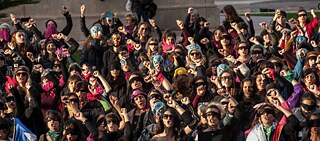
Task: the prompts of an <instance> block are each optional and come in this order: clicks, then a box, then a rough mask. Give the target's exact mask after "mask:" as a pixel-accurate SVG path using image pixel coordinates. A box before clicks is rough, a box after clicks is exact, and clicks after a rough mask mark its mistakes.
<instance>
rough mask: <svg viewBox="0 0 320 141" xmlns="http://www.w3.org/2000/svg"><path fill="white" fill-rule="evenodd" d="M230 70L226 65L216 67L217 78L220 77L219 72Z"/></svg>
mask: <svg viewBox="0 0 320 141" xmlns="http://www.w3.org/2000/svg"><path fill="white" fill-rule="evenodd" d="M228 69H230V67H229V66H228V65H226V64H220V65H219V66H218V67H217V76H218V77H220V75H221V72H223V71H225V70H228Z"/></svg>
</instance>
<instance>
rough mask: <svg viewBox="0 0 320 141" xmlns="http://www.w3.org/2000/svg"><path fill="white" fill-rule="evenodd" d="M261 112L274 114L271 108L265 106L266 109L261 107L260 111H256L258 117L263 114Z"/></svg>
mask: <svg viewBox="0 0 320 141" xmlns="http://www.w3.org/2000/svg"><path fill="white" fill-rule="evenodd" d="M263 114H271V115H273V116H274V115H275V112H274V110H272V109H269V108H266V109H263V110H262V111H261V112H260V113H258V117H259V116H261V115H263Z"/></svg>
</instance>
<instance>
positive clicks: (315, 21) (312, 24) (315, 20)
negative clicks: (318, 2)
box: [293, 17, 319, 39]
mask: <svg viewBox="0 0 320 141" xmlns="http://www.w3.org/2000/svg"><path fill="white" fill-rule="evenodd" d="M318 21H319V19H318V17H314V18H313V21H311V22H309V23H307V24H306V32H307V35H308V39H311V37H312V35H313V31H314V29H315V28H316V27H317V26H318ZM293 30H296V31H297V35H299V33H300V32H299V30H298V29H297V27H296V26H294V27H293Z"/></svg>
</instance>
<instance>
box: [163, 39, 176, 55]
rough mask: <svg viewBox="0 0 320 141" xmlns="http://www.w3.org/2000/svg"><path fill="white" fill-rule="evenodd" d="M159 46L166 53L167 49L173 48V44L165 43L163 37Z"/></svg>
mask: <svg viewBox="0 0 320 141" xmlns="http://www.w3.org/2000/svg"><path fill="white" fill-rule="evenodd" d="M161 46H162V49H163V52H164V53H167V50H174V44H172V43H169V44H167V43H166V41H165V40H164V39H162V44H161Z"/></svg>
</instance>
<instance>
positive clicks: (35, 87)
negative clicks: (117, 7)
mask: <svg viewBox="0 0 320 141" xmlns="http://www.w3.org/2000/svg"><path fill="white" fill-rule="evenodd" d="M85 11H86V7H85V5H82V6H81V7H80V17H81V18H80V25H81V29H74V28H73V23H74V22H75V21H73V20H72V17H71V15H70V13H69V11H68V9H67V8H66V7H63V15H64V16H65V18H66V26H65V27H59V26H58V25H57V23H56V22H55V21H54V20H48V21H47V22H46V23H45V26H46V29H45V31H40V30H39V29H38V28H37V26H41V25H37V24H36V21H35V20H34V19H33V18H17V17H16V15H14V14H11V15H10V18H11V20H12V23H2V24H1V25H0V52H1V53H0V84H1V96H0V116H1V117H0V140H12V137H13V136H14V134H15V132H14V131H15V128H13V127H14V123H13V122H12V120H11V119H12V118H18V119H19V120H21V122H22V123H23V124H24V125H25V126H26V127H27V128H28V129H29V130H30V131H32V133H34V134H35V135H36V136H37V137H38V140H40V141H83V140H88V141H100V140H101V141H149V140H150V141H164V140H167V141H193V140H195V141H245V140H247V141H291V140H292V141H320V114H319V107H320V83H319V81H320V79H319V74H320V70H319V69H320V43H319V35H320V28H319V30H318V20H319V19H318V17H317V15H316V14H315V12H314V10H313V9H312V10H311V11H310V13H311V16H312V17H313V18H312V19H309V18H308V12H307V11H305V10H303V9H301V10H299V11H297V12H296V15H297V16H296V17H297V18H291V19H287V13H286V12H285V11H282V10H276V11H275V13H274V17H273V19H272V20H271V21H266V22H262V23H254V19H252V17H251V16H250V13H248V12H246V13H245V14H244V15H245V19H242V18H241V17H240V16H239V14H238V13H237V11H236V10H235V8H234V7H233V6H232V5H227V6H225V7H224V8H223V13H224V16H225V18H224V20H223V22H222V23H221V24H220V25H219V26H217V27H212V26H210V23H209V22H208V21H207V19H205V18H204V17H202V16H201V15H200V14H199V12H198V11H197V10H196V9H194V8H192V7H190V8H189V9H186V13H185V15H181V17H182V16H185V19H184V21H182V20H181V19H177V20H176V23H177V27H178V28H179V29H181V35H177V34H176V33H175V32H174V31H173V30H171V29H166V27H160V26H158V25H157V22H156V21H155V20H154V19H147V21H144V22H139V21H140V20H139V19H140V18H138V17H137V16H136V15H135V14H132V13H127V14H126V15H125V16H124V23H123V21H121V20H120V19H119V18H118V17H117V15H116V14H114V13H112V12H105V13H103V14H102V16H101V18H100V19H97V21H96V22H94V23H89V24H87V23H86V20H85V18H86V12H85ZM267 22H268V23H267ZM269 22H270V23H269ZM253 24H260V26H261V28H262V29H263V30H262V32H261V33H255V29H254V26H253ZM58 27H59V28H62V30H61V31H60V30H58ZM162 29H165V30H162ZM71 30H81V31H82V33H83V36H85V37H86V40H85V41H84V43H83V45H80V44H79V43H78V41H76V40H75V39H74V38H72V37H70V36H69V33H70V32H71ZM151 32H154V34H151ZM152 35H156V36H152ZM79 46H81V47H80V49H81V57H80V60H79V59H75V58H74V56H73V55H74V53H75V52H77V50H78V49H79Z"/></svg>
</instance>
